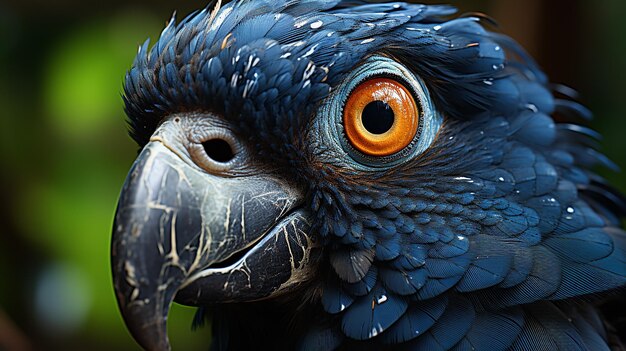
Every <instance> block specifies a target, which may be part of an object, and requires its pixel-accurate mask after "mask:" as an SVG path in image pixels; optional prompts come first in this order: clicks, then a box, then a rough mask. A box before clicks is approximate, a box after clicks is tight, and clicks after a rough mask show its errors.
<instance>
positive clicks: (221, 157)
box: [202, 139, 235, 163]
mask: <svg viewBox="0 0 626 351" xmlns="http://www.w3.org/2000/svg"><path fill="white" fill-rule="evenodd" d="M202 146H203V147H204V151H205V152H206V154H207V156H209V158H211V159H212V160H214V161H216V162H220V163H225V162H228V161H230V160H232V159H233V157H235V154H234V153H233V149H232V148H231V147H230V144H229V143H228V142H227V141H226V140H224V139H211V140H207V141H205V142H203V143H202Z"/></svg>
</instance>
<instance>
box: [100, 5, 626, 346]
mask: <svg viewBox="0 0 626 351" xmlns="http://www.w3.org/2000/svg"><path fill="white" fill-rule="evenodd" d="M453 13H454V9H452V8H450V7H447V6H426V5H415V4H405V3H388V4H360V5H353V4H351V3H348V2H340V1H336V0H322V1H308V0H301V1H263V0H261V1H243V0H242V1H235V2H231V3H229V4H227V5H224V6H221V5H220V4H219V2H218V4H217V5H216V6H215V7H214V8H207V9H205V10H202V11H199V12H196V13H193V14H191V15H190V16H188V17H187V18H185V19H184V20H183V21H181V22H180V23H178V24H176V23H175V20H174V19H172V20H171V21H170V22H169V24H168V25H167V27H166V28H165V29H164V30H163V32H162V34H161V36H160V38H159V40H158V41H157V42H156V43H155V44H154V45H152V46H151V47H150V45H149V42H148V41H146V43H145V44H143V45H142V46H141V47H140V48H139V52H138V54H137V57H136V59H135V61H134V63H133V65H132V67H131V68H130V70H129V71H128V73H127V75H126V80H125V85H124V91H125V93H124V101H125V104H126V112H127V114H128V117H129V124H130V128H131V135H132V137H133V138H134V139H135V140H136V141H137V143H138V144H139V146H140V148H141V151H140V153H139V156H138V157H137V160H136V161H135V163H134V165H133V166H132V169H131V170H130V173H129V174H128V177H127V179H126V182H125V184H124V187H123V189H122V193H121V196H120V199H119V203H118V207H117V213H116V216H115V223H114V227H113V239H112V270H113V279H114V285H115V291H116V296H117V299H118V303H119V307H120V309H121V312H122V315H123V317H124V319H125V321H126V323H127V326H128V328H129V330H130V332H131V333H132V334H133V336H134V337H135V338H136V340H137V341H138V342H139V343H140V344H141V345H142V346H143V347H145V348H146V349H151V350H165V349H168V348H169V343H168V340H167V334H166V320H167V314H168V310H169V307H170V305H171V303H172V302H173V301H176V302H178V303H181V304H185V305H191V306H208V307H209V308H211V307H212V306H241V305H244V306H245V305H246V304H250V305H252V304H262V303H266V302H267V303H271V302H276V301H280V303H283V304H288V303H291V302H293V303H295V304H296V305H298V306H305V305H306V306H313V307H311V308H312V309H313V310H315V311H318V312H319V313H318V314H316V316H319V318H318V320H315V321H308V322H309V326H307V327H306V328H300V329H298V332H294V335H295V336H294V337H293V338H294V341H293V342H294V345H295V344H298V345H318V346H319V348H320V349H330V348H332V347H334V346H337V345H341V344H342V343H344V342H347V343H358V342H362V341H368V340H369V341H374V342H375V343H377V345H394V344H403V345H413V347H423V346H424V345H425V344H424V343H427V342H429V340H431V339H432V338H433V337H434V338H437V335H439V334H441V333H442V332H445V333H448V332H447V331H446V330H449V328H450V327H451V326H453V327H454V328H453V329H454V330H456V331H457V333H451V334H446V335H447V336H446V337H445V338H443V339H442V338H439V339H442V340H443V341H441V340H440V341H441V342H442V343H444V345H448V344H450V345H455V344H456V343H458V342H460V341H461V339H462V338H463V337H465V336H466V334H467V333H468V330H470V326H471V325H472V323H473V321H474V320H475V318H478V317H477V316H479V313H478V312H476V309H475V306H476V305H477V302H476V301H479V302H480V303H481V304H484V305H487V304H488V305H490V306H494V308H502V309H506V311H508V312H507V313H509V314H510V315H511V316H510V318H511V320H515V318H522V317H519V314H518V313H517V312H519V311H517V310H511V308H514V307H515V306H519V305H522V304H528V303H533V302H536V301H541V300H550V299H565V298H569V297H572V296H578V295H582V294H589V293H593V292H598V291H603V290H607V289H610V288H613V287H616V286H619V285H621V284H623V283H624V278H623V274H622V275H621V276H620V274H621V273H620V272H621V271H620V269H621V270H622V271H623V267H620V266H618V265H615V264H614V262H613V261H611V260H619V259H620V258H619V257H617V258H616V256H615V255H613V254H612V252H613V251H609V250H608V247H609V246H611V245H614V244H613V240H614V239H613V236H612V235H613V234H614V233H612V232H611V230H609V229H607V227H610V226H611V225H612V223H616V222H615V221H617V219H616V218H617V217H616V216H617V215H616V214H615V213H616V212H615V211H614V210H613V208H614V207H615V206H621V205H620V203H619V199H618V198H616V197H615V196H613V195H614V192H613V191H611V190H610V189H608V188H607V187H606V186H604V185H602V184H601V183H600V182H599V181H598V178H597V177H596V176H594V175H593V174H592V173H591V172H589V171H588V170H587V169H588V168H589V167H591V166H592V165H594V164H597V163H608V161H607V160H606V158H604V157H603V156H602V155H601V154H600V153H598V152H597V151H595V150H594V149H593V146H592V144H591V143H589V142H588V141H589V140H591V139H592V138H593V137H594V134H593V133H592V132H591V131H589V130H587V129H585V128H583V127H579V126H576V125H573V124H555V122H554V120H553V119H552V117H551V116H550V115H551V114H552V113H553V112H554V111H555V110H560V111H564V112H565V113H569V114H582V115H584V114H586V113H587V111H586V110H585V109H584V108H583V107H582V106H580V105H578V104H576V103H575V102H572V101H571V100H569V99H555V98H554V97H553V94H552V92H551V91H550V87H549V86H548V84H547V80H546V78H545V77H544V75H543V73H542V72H541V71H540V70H539V69H538V68H537V66H536V65H535V64H534V62H533V61H532V60H531V59H530V58H529V57H528V56H527V55H526V54H525V53H524V51H523V50H522V49H521V48H520V47H519V46H518V45H517V44H516V43H515V42H513V41H512V40H510V39H509V38H507V37H505V36H502V35H500V34H497V33H493V32H489V31H486V30H485V29H484V28H483V26H482V25H481V23H480V22H481V19H480V18H478V17H461V18H454V19H453V18H450V16H451V15H452V14H453ZM581 152H582V153H584V156H582V157H581V156H579V154H581ZM606 199H609V200H606ZM613 226H615V225H613ZM590 228H591V229H590ZM613 231H615V230H613ZM581 233H582V234H581ZM575 240H578V241H575ZM573 243H578V244H580V243H585V245H586V249H585V250H582V248H581V246H580V245H578V244H573ZM615 245H617V244H615ZM583 246H584V245H583ZM598 260H606V261H604V263H603V264H602V265H601V264H595V263H594V262H600V261H598ZM592 263H594V264H592ZM573 267H575V268H573ZM607 267H608V268H607ZM593 274H596V277H597V279H592V278H589V276H590V275H593ZM580 277H587V278H588V279H586V280H585V279H583V280H581V278H580ZM574 282H575V283H574ZM470 296H471V298H470ZM516 311H517V312H516ZM461 312H464V313H461ZM465 312H467V313H465ZM459 316H469V317H467V318H465V317H463V318H456V317H459ZM268 318H269V317H268ZM214 323H219V321H215V322H214ZM446 328H448V329H446ZM301 329H304V330H301ZM418 329H419V330H418ZM520 330H521V327H520ZM426 331H429V332H430V333H431V334H428V333H426ZM461 331H462V332H461ZM438 333H439V334H438ZM518 334H519V331H518ZM518 334H515V335H518ZM428 335H430V338H431V339H428V337H427V336H428ZM433 335H434V336H433ZM508 337H509V336H508V335H506V336H502V338H505V339H506V338H508ZM511 338H512V339H511V340H514V338H513V337H512V336H511ZM507 340H508V339H506V340H505V341H503V342H508V341H507ZM511 342H513V341H511ZM450 347H451V346H450ZM442 349H445V347H443V348H442Z"/></svg>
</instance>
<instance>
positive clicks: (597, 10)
mask: <svg viewBox="0 0 626 351" xmlns="http://www.w3.org/2000/svg"><path fill="white" fill-rule="evenodd" d="M429 2H431V1H429ZM431 3H433V2H431ZM451 3H452V4H453V5H456V6H458V7H459V8H460V9H461V12H462V13H463V12H471V11H480V12H484V13H486V14H488V15H490V16H492V17H494V18H495V19H497V21H498V22H499V24H500V27H499V29H498V30H501V31H503V32H504V33H507V34H509V35H511V36H512V37H514V38H515V39H517V40H518V41H520V42H521V43H522V44H523V45H524V46H525V47H526V48H527V49H528V50H529V52H530V53H531V54H532V55H533V56H534V57H536V58H537V60H538V62H539V64H540V65H541V66H542V67H543V68H544V69H545V70H546V71H547V72H548V75H549V76H550V77H551V79H552V81H554V82H558V83H563V84H566V85H569V86H571V87H574V88H575V89H577V90H578V91H579V92H580V94H581V96H580V100H581V101H582V102H583V103H584V104H586V105H587V106H589V107H590V108H591V109H592V110H593V111H594V112H595V115H596V119H595V120H594V121H592V122H590V123H588V124H590V125H591V126H592V127H593V128H595V129H596V130H598V131H600V132H601V133H602V134H603V135H604V137H605V139H604V141H603V147H602V151H604V152H605V153H606V154H607V155H608V156H609V157H610V158H611V159H612V160H614V161H615V162H616V163H617V164H618V165H621V166H626V136H624V132H625V131H626V119H625V118H624V116H623V112H622V111H623V106H622V104H623V103H624V101H625V98H626V88H625V87H626V84H625V82H626V39H625V38H624V35H626V21H625V20H624V18H626V1H623V0H601V1H583V0H578V1H572V0H551V1H541V0H519V1H508V0H507V1H503V0H491V1H490V0H475V1H452V2H451ZM203 6H205V3H204V2H197V1H163V0H158V1H148V0H141V1H137V0H135V1H121V0H113V1H111V0H109V1H103V2H98V3H92V2H86V1H76V0H61V1H43V0H38V1H34V0H23V1H16V0H9V1H8V3H7V0H3V1H2V2H0V118H1V120H0V122H1V123H0V150H1V152H0V169H1V172H0V186H1V187H2V189H1V191H0V223H1V228H2V229H0V350H4V349H7V350H22V349H24V350H28V349H45V350H54V349H58V350H87V349H89V350H111V349H115V350H127V349H128V350H133V349H136V348H137V347H136V346H135V344H134V342H133V341H132V340H131V339H130V336H129V334H128V333H127V332H126V330H125V328H124V326H123V323H122V320H121V318H120V317H119V314H118V311H117V305H116V303H115V298H114V295H113V288H112V284H111V278H110V269H109V244H110V243H109V237H110V228H111V224H112V218H113V213H114V210H115V204H116V200H117V196H118V192H119V189H120V187H121V185H122V183H123V181H124V178H125V175H126V172H127V170H128V168H129V167H130V165H131V163H132V161H133V158H134V156H135V155H136V146H135V145H134V144H133V143H132V142H131V140H130V138H129V137H127V135H126V127H125V125H124V114H123V110H122V101H121V98H120V93H121V84H122V78H123V75H124V72H125V70H126V69H128V68H129V65H130V64H131V62H132V59H133V56H134V54H135V52H136V50H137V47H138V45H139V44H141V43H142V42H143V40H144V39H145V38H146V37H148V36H149V37H151V38H152V39H153V41H154V40H156V38H157V36H158V33H159V32H160V30H161V28H162V26H163V25H164V24H165V22H166V20H167V19H169V18H170V16H171V14H172V12H173V11H174V10H177V11H178V14H179V18H180V17H181V16H184V15H186V14H187V13H189V12H190V11H191V10H193V9H196V8H198V7H203ZM584 123H587V122H584ZM601 172H602V173H603V174H604V175H605V176H606V177H607V178H609V179H610V180H611V181H612V182H613V183H614V184H615V185H616V186H618V187H619V188H620V189H622V190H626V181H625V180H624V177H623V175H621V174H618V173H611V172H607V171H605V170H601ZM192 315H193V310H192V309H189V308H184V307H181V306H176V307H174V310H173V312H172V315H171V319H170V321H171V323H170V325H169V326H170V336H171V338H172V339H173V346H174V349H189V350H195V349H203V350H205V349H207V344H208V340H209V339H210V335H209V334H210V332H209V330H208V328H205V330H203V331H201V332H196V333H192V332H191V331H190V324H191V318H192Z"/></svg>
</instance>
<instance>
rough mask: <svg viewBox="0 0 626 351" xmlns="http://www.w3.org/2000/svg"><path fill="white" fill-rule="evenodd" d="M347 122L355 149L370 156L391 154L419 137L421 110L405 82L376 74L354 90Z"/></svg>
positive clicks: (348, 106) (344, 123)
mask: <svg viewBox="0 0 626 351" xmlns="http://www.w3.org/2000/svg"><path fill="white" fill-rule="evenodd" d="M343 125H344V128H345V131H346V136H347V137H348V140H349V141H350V144H352V146H353V147H354V148H355V149H357V150H359V151H361V152H362V153H364V154H366V155H370V156H389V155H393V154H395V153H397V152H399V151H401V150H402V149H404V148H405V147H407V146H408V145H409V144H410V143H411V141H412V140H413V138H414V137H415V134H416V133H417V128H418V126H419V110H418V107H417V104H416V103H415V100H414V99H413V95H411V93H410V92H409V91H408V90H407V88H406V87H405V86H404V85H402V84H401V83H399V82H397V81H395V80H393V79H389V78H373V79H369V80H366V81H365V82H363V83H361V84H359V85H358V86H357V87H356V88H355V89H354V90H353V91H352V93H350V96H349V97H348V101H347V102H346V105H345V107H344V110H343Z"/></svg>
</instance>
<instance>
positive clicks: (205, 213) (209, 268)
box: [111, 141, 312, 350]
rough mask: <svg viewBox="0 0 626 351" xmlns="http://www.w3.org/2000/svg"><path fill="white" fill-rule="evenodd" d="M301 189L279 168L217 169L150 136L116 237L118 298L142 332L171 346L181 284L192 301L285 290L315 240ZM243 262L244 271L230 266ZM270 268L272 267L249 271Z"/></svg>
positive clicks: (135, 331)
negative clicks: (251, 172)
mask: <svg viewBox="0 0 626 351" xmlns="http://www.w3.org/2000/svg"><path fill="white" fill-rule="evenodd" d="M301 199H302V195H301V192H300V191H299V190H298V189H296V188H295V187H293V186H292V185H290V184H288V183H287V182H286V181H284V180H282V179H279V178H278V177H273V176H268V175H264V176H262V177H261V176H247V177H239V178H236V177H235V178H225V177H219V176H216V175H211V174H208V173H206V172H203V171H202V170H200V169H199V168H196V167H194V166H193V165H191V164H188V163H187V162H185V161H184V160H182V159H181V158H180V157H179V156H178V155H177V154H175V153H174V152H172V151H171V150H170V149H169V148H168V147H167V146H166V145H165V144H163V143H162V142H157V141H153V142H150V143H149V144H148V145H147V146H146V147H145V148H144V149H143V151H142V152H141V153H140V155H139V156H138V158H137V160H136V161H135V163H134V165H133V167H132V169H131V171H130V173H129V175H128V177H127V179H126V182H125V184H124V186H123V189H122V192H121V195H120V199H119V203H118V207H117V212H116V215H115V222H114V226H113V238H112V245H111V265H112V271H113V282H114V286H115V292H116V297H117V301H118V305H119V308H120V310H121V312H122V316H123V318H124V320H125V322H126V324H127V327H128V329H129V331H130V332H131V334H132V335H133V336H134V338H135V339H136V340H137V342H138V343H139V344H140V345H141V346H142V347H144V348H145V349H147V350H169V348H170V346H169V341H168V338H167V331H166V321H167V315H168V311H169V308H170V305H171V303H172V301H174V299H175V298H176V296H177V293H178V292H179V290H181V297H180V298H179V299H177V300H181V301H180V302H183V303H188V304H194V305H197V304H205V303H214V302H221V301H236V300H238V299H251V298H255V299H260V298H264V297H267V296H269V295H271V294H273V293H275V292H276V291H277V290H280V289H281V288H282V286H283V285H284V283H285V282H287V281H288V280H289V279H290V277H291V276H292V275H294V272H295V270H297V269H298V266H302V265H301V264H300V263H301V262H303V261H304V260H305V259H308V251H309V248H310V247H311V246H312V245H311V242H310V240H309V237H308V236H307V232H308V228H309V227H308V222H307V221H306V216H305V214H303V212H302V211H301V210H298V209H297V206H299V205H300V204H301ZM282 236H284V237H285V240H284V242H283V241H280V240H278V239H279V238H281V237H282ZM268 238H274V240H270V239H268ZM287 249H288V250H287ZM268 250H269V251H268ZM272 250H274V251H272ZM268 252H269V253H270V255H269V256H268ZM268 260H270V261H271V260H274V261H272V262H274V263H275V264H274V266H270V268H268V266H267V262H269V261H268ZM276 260H281V263H280V264H278V263H276V262H277V261H276ZM292 260H293V261H292ZM294 262H295V263H296V265H294ZM242 264H244V265H245V266H247V267H250V269H248V271H246V272H245V273H246V274H247V276H246V277H247V279H244V276H243V275H241V274H239V275H238V274H233V272H234V271H236V270H238V268H237V267H241V265H242ZM285 265H286V266H285ZM268 269H269V270H270V271H271V270H276V274H273V275H270V277H269V278H268V277H267V275H266V276H265V277H263V279H258V278H257V280H255V279H254V278H251V277H252V276H254V275H255V274H256V275H259V276H260V275H261V274H262V273H264V272H265V273H266V271H267V270H268ZM255 270H256V271H255ZM255 272H256V273H255Z"/></svg>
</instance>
